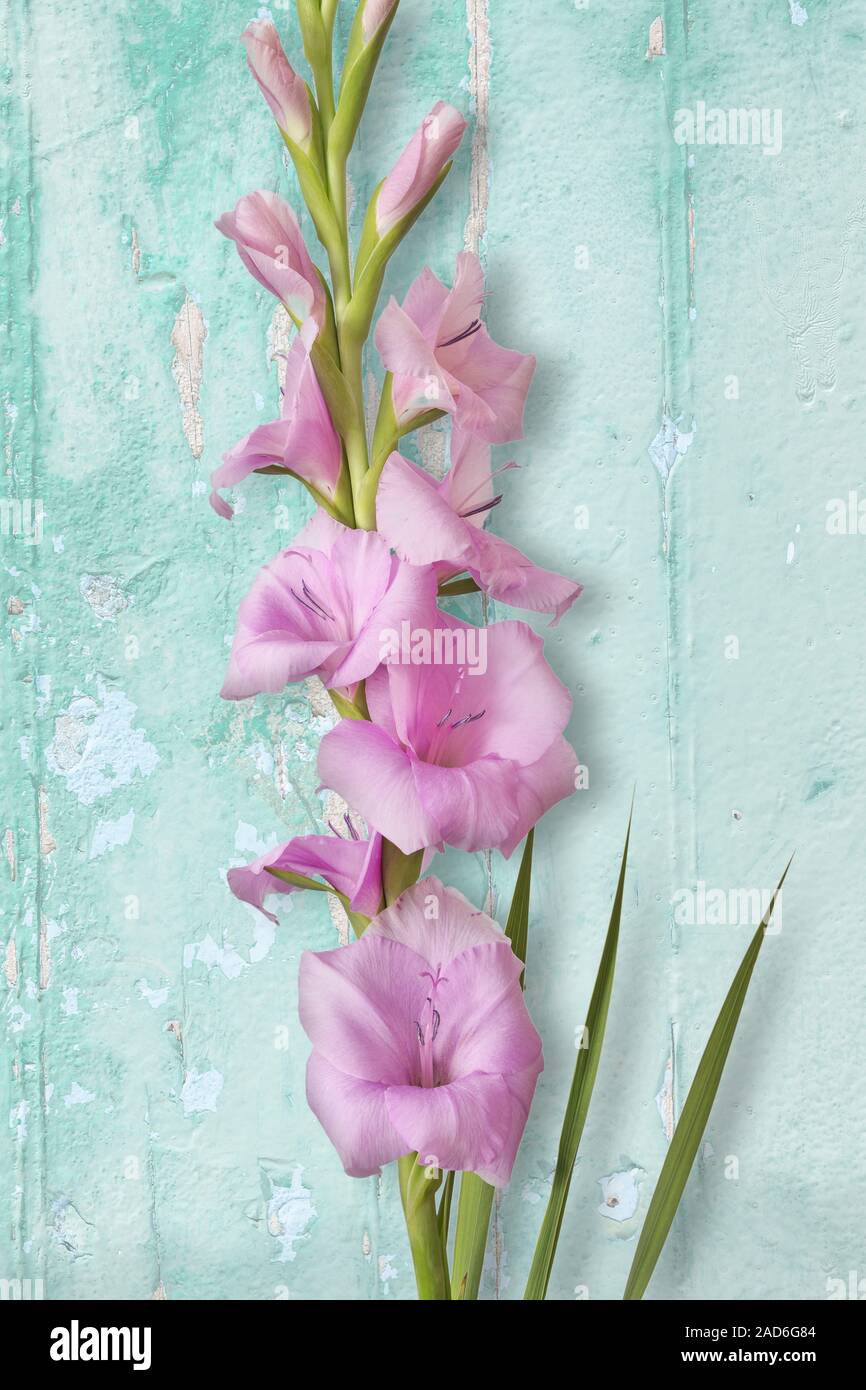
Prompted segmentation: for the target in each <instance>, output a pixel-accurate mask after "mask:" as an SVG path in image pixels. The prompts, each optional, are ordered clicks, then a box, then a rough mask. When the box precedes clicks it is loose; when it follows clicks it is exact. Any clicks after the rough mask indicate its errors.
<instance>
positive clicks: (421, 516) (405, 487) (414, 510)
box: [376, 453, 475, 568]
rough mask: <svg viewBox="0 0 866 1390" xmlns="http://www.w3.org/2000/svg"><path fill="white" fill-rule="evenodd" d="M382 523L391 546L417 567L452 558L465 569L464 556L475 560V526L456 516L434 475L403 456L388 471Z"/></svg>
mask: <svg viewBox="0 0 866 1390" xmlns="http://www.w3.org/2000/svg"><path fill="white" fill-rule="evenodd" d="M376 521H377V524H378V527H379V530H380V532H381V533H382V535H383V536H384V537H385V539H386V541H387V542H388V544H389V545H391V546H393V548H394V549H395V550H396V552H397V554H398V555H399V556H400V558H401V559H403V560H407V561H409V562H410V563H411V564H413V565H430V564H433V563H435V562H436V561H437V560H447V561H448V562H449V563H450V564H453V565H454V567H455V568H457V567H464V568H465V566H463V565H462V561H463V560H464V558H468V559H471V558H472V557H473V556H474V553H475V549H474V544H475V543H474V528H473V527H470V526H469V525H468V524H467V522H465V521H463V520H462V518H460V517H459V516H457V515H456V514H455V512H454V511H453V509H452V507H451V506H450V505H449V503H448V501H447V500H446V498H445V497H443V496H442V495H441V493H440V491H439V489H438V487H437V485H436V482H435V480H434V479H433V478H431V477H430V475H429V474H428V473H425V472H424V471H423V470H422V469H420V468H417V467H416V466H415V464H412V463H410V462H409V461H408V459H405V458H403V457H402V455H400V454H397V453H394V454H392V455H391V457H390V458H389V459H388V462H387V463H386V464H385V467H384V468H383V469H382V476H381V478H380V480H379V489H378V492H377V493H376Z"/></svg>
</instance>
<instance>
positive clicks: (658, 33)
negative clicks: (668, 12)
mask: <svg viewBox="0 0 866 1390" xmlns="http://www.w3.org/2000/svg"><path fill="white" fill-rule="evenodd" d="M664 56H665V23H664V20H663V19H662V17H661V15H658V16H657V18H656V19H654V20H653V22H652V24H651V25H650V31H649V45H648V47H647V51H646V58H647V62H651V61H652V59H653V58H664Z"/></svg>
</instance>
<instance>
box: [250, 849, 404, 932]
mask: <svg viewBox="0 0 866 1390" xmlns="http://www.w3.org/2000/svg"><path fill="white" fill-rule="evenodd" d="M376 838H377V845H378V853H379V854H380V855H381V840H380V839H378V837H376ZM373 848H374V847H373V845H372V842H371V844H368V843H367V841H366V840H343V839H340V838H339V837H338V836H336V835H299V836H297V837H296V838H295V839H294V840H289V842H288V843H287V844H284V845H277V846H276V847H275V848H274V849H271V850H268V852H267V854H263V855H262V856H261V858H260V859H256V860H254V861H253V863H252V864H245V865H244V866H243V867H241V868H236V869H229V871H228V875H227V878H228V885H229V888H230V889H231V891H232V892H233V893H234V895H235V897H236V898H240V900H241V902H245V903H250V905H251V906H252V907H257V908H259V910H260V911H261V912H264V914H265V916H266V917H269V918H270V920H271V921H272V922H276V920H277V919H276V917H275V916H274V914H273V913H272V912H266V911H265V908H264V907H263V903H264V900H265V898H266V897H268V895H269V894H270V893H297V892H300V891H301V890H300V889H298V888H296V887H295V886H294V885H293V884H291V883H286V882H285V880H284V879H279V878H274V876H273V874H269V873H267V869H269V868H272V869H287V870H289V871H290V872H291V873H295V874H303V875H304V876H305V877H306V878H313V877H320V878H323V879H324V880H325V882H326V883H329V884H330V885H331V887H332V888H335V889H336V890H337V892H338V893H344V894H346V896H347V897H349V896H351V895H352V894H353V893H355V892H357V891H358V885H359V884H362V885H366V884H367V883H368V882H369V880H370V878H371V876H372V872H373V869H372V868H371V863H370V861H371V849H373ZM375 863H376V860H375V853H374V854H373V856H372V864H373V865H374V866H375ZM380 900H381V887H380V890H379V898H378V899H377V901H376V906H375V907H374V908H373V909H372V910H373V911H374V912H375V911H376V907H378V905H379V901H380ZM366 901H367V902H368V903H369V902H370V901H371V897H370V895H369V894H368V896H367V898H366ZM358 911H360V912H363V911H364V908H363V907H359V908H358Z"/></svg>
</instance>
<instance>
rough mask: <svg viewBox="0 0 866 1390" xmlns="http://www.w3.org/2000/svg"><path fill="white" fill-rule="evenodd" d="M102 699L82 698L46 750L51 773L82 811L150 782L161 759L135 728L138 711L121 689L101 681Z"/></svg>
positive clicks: (60, 723) (61, 718)
mask: <svg viewBox="0 0 866 1390" xmlns="http://www.w3.org/2000/svg"><path fill="white" fill-rule="evenodd" d="M97 690H98V699H93V697H92V696H90V695H79V696H76V698H75V699H74V700H73V701H72V703H71V704H70V705H69V706H68V708H67V709H66V711H65V712H64V713H63V714H61V715H58V717H57V718H56V719H55V722H54V738H53V739H52V741H51V743H50V744H49V745H48V747H47V749H46V750H45V760H46V763H47V765H48V768H49V770H50V771H51V772H53V773H54V774H55V775H56V776H58V777H63V778H64V779H65V780H66V783H67V786H68V787H69V790H70V791H71V792H72V793H73V795H74V796H76V797H77V798H78V800H79V801H80V802H81V804H82V806H92V805H93V804H94V802H96V801H99V800H101V799H102V798H103V797H106V796H108V795H109V793H110V792H112V791H114V790H115V789H116V788H117V787H125V786H128V785H129V784H130V782H132V781H133V780H134V779H135V778H136V777H137V776H140V777H149V776H150V774H151V773H152V772H153V770H154V768H155V767H156V765H157V763H158V762H159V755H158V753H157V751H156V749H155V748H154V746H153V744H151V743H149V742H148V741H147V739H146V738H145V736H144V733H143V732H142V731H141V729H136V728H134V718H135V714H136V706H135V705H134V704H133V703H132V701H131V700H130V699H128V698H127V696H126V695H124V694H123V692H122V691H120V690H110V689H108V688H107V686H105V685H104V683H103V682H101V681H100V682H98V685H97Z"/></svg>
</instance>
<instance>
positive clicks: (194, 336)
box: [171, 295, 207, 459]
mask: <svg viewBox="0 0 866 1390" xmlns="http://www.w3.org/2000/svg"><path fill="white" fill-rule="evenodd" d="M206 337H207V327H206V326H205V321H204V318H203V317H202V312H201V309H200V308H199V307H198V305H197V304H196V302H195V300H194V299H192V298H191V297H190V295H187V296H186V298H185V299H184V301H183V304H182V306H181V308H180V311H179V313H178V316H177V318H176V319H175V321H174V327H173V328H172V330H171V345H172V347H173V348H174V350H175V355H174V360H173V361H172V364H171V373H172V376H173V377H174V380H175V385H176V386H177V392H178V395H179V397H180V405H181V411H182V414H183V432H184V435H185V437H186V442H187V444H188V445H189V448H190V453H191V454H192V456H193V458H194V459H200V458H201V456H202V454H203V453H204V421H203V420H202V417H201V415H200V413H199V409H198V399H199V393H200V391H201V383H202V377H203V375H204V342H205V338H206Z"/></svg>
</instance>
